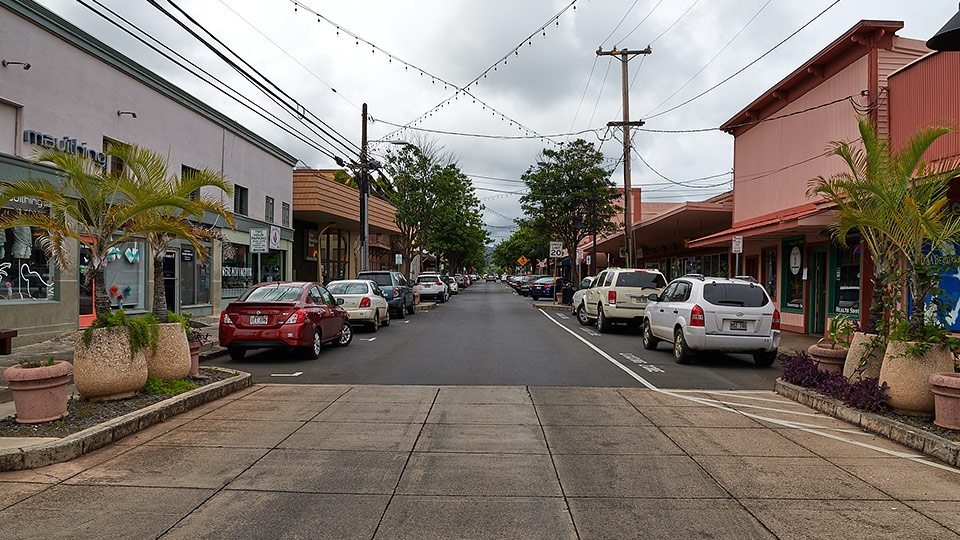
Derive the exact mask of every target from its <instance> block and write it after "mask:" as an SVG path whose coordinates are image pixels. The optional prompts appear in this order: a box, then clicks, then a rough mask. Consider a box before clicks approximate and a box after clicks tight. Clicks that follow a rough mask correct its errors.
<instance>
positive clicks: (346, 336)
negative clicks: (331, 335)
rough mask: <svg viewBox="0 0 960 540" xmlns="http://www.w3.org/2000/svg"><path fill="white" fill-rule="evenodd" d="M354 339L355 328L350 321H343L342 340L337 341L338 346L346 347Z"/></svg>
mask: <svg viewBox="0 0 960 540" xmlns="http://www.w3.org/2000/svg"><path fill="white" fill-rule="evenodd" d="M351 341H353V328H351V327H350V323H348V322H347V321H343V328H342V329H341V330H340V340H339V341H337V347H346V346H347V345H349V344H350V342H351Z"/></svg>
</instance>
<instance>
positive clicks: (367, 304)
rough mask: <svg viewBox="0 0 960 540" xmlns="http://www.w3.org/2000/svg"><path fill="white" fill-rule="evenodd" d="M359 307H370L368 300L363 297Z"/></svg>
mask: <svg viewBox="0 0 960 540" xmlns="http://www.w3.org/2000/svg"><path fill="white" fill-rule="evenodd" d="M360 307H362V308H363V307H370V299H369V298H367V297H366V296H364V297H363V298H361V299H360Z"/></svg>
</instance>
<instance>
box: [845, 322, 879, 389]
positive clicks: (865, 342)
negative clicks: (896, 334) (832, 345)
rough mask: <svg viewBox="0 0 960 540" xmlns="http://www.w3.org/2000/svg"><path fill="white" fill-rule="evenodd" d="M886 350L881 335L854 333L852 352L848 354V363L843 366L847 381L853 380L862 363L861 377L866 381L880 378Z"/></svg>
mask: <svg viewBox="0 0 960 540" xmlns="http://www.w3.org/2000/svg"><path fill="white" fill-rule="evenodd" d="M886 349H887V347H886V345H885V344H884V342H883V337H882V336H880V335H879V334H865V333H863V332H854V333H853V340H852V341H851V342H850V351H849V352H848V353H847V361H846V362H845V363H844V364H843V376H844V377H846V378H847V379H850V378H852V377H853V376H854V375H855V374H856V372H857V368H858V367H859V366H860V364H861V362H862V363H863V372H862V375H861V376H862V377H863V378H864V379H868V378H871V377H872V378H877V377H880V366H882V365H883V353H884V352H885V351H886Z"/></svg>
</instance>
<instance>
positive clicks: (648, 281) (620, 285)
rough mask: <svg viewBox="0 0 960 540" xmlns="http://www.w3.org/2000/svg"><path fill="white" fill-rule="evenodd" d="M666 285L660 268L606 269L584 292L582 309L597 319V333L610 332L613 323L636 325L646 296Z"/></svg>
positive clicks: (640, 319) (639, 322)
mask: <svg viewBox="0 0 960 540" xmlns="http://www.w3.org/2000/svg"><path fill="white" fill-rule="evenodd" d="M666 285H667V280H666V279H665V278H664V277H663V274H661V273H660V271H659V270H653V269H640V268H607V269H606V270H604V271H602V272H600V273H599V274H598V275H597V279H596V280H595V281H594V282H593V283H592V284H591V285H590V288H589V289H587V292H586V293H585V294H584V300H583V303H584V311H585V312H586V316H587V317H589V318H590V319H591V320H594V321H596V324H597V330H598V331H599V332H607V331H609V330H610V326H611V324H613V323H614V322H617V323H627V324H630V325H633V326H636V327H638V328H639V327H640V324H641V323H642V322H643V310H644V308H646V307H647V295H649V294H651V293H660V292H662V291H663V288H664V287H666ZM578 320H579V319H578Z"/></svg>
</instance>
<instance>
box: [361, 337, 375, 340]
mask: <svg viewBox="0 0 960 540" xmlns="http://www.w3.org/2000/svg"><path fill="white" fill-rule="evenodd" d="M376 340H377V338H375V337H372V338H361V339H360V341H376Z"/></svg>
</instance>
